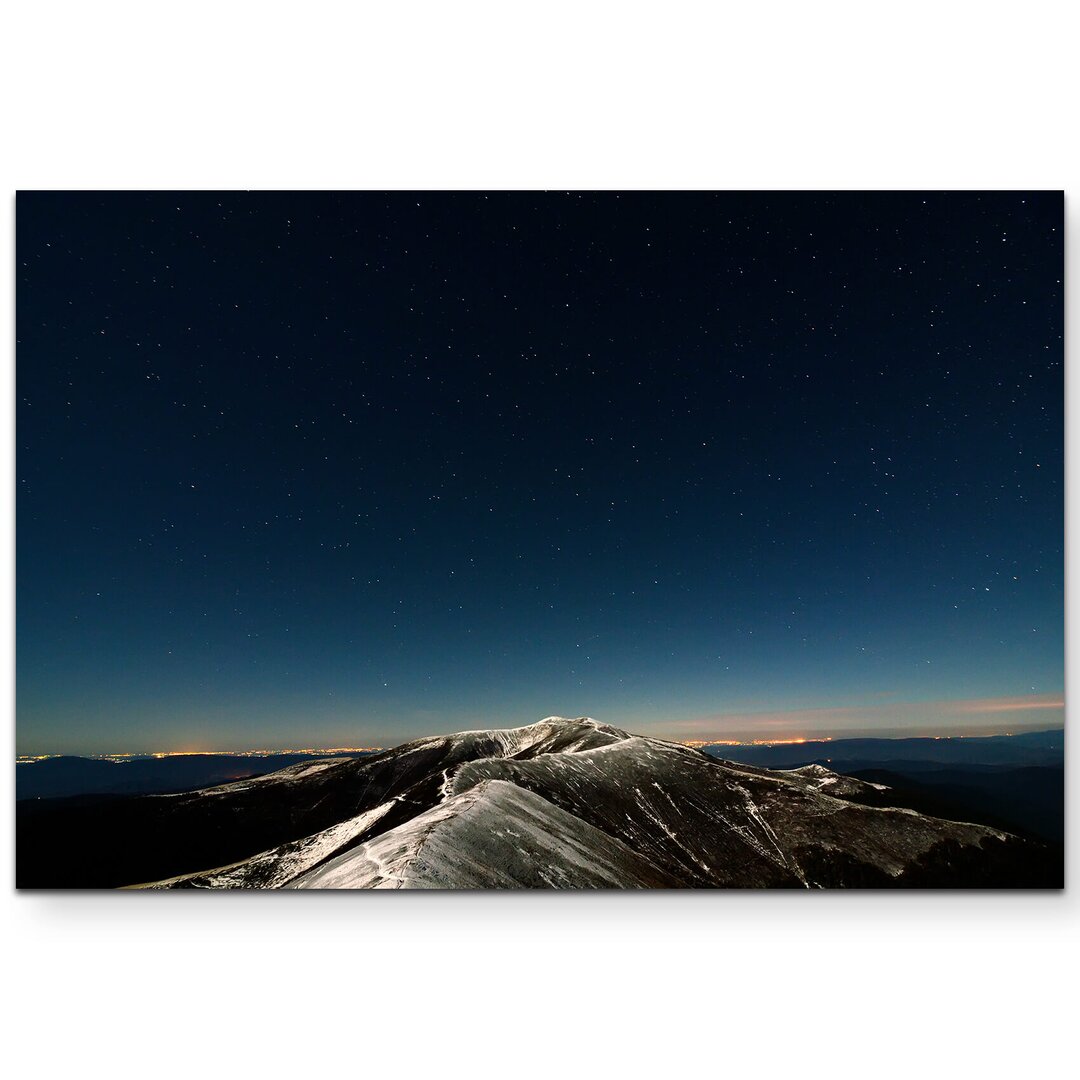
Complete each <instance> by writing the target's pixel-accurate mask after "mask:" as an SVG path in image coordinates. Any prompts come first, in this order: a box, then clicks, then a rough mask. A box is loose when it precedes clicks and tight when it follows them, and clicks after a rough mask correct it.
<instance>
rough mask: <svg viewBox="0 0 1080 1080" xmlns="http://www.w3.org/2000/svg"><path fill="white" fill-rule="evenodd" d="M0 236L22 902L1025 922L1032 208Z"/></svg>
mask: <svg viewBox="0 0 1080 1080" xmlns="http://www.w3.org/2000/svg"><path fill="white" fill-rule="evenodd" d="M16 232H17V250H16V283H17V295H16V309H17V332H16V333H17V373H16V382H17V415H16V444H17V458H16V468H17V507H16V510H17V519H16V540H17V556H16V557H17V567H16V570H17V612H16V637H17V660H16V676H17V682H16V695H17V719H16V742H17V746H16V752H17V764H16V796H17V804H16V883H17V886H18V887H19V888H23V889H122V890H134V891H135V892H137V893H140V894H143V893H146V892H148V891H150V892H160V891H162V890H174V889H202V890H219V889H437V890H438V889H728V888H737V889H766V888H769V889H771V888H795V889H815V888H856V889H873V890H881V889H893V888H948V889H957V888H964V889H971V888H975V889H979V888H1059V887H1061V885H1062V882H1063V877H1064V858H1063V839H1064V836H1063V834H1064V704H1065V702H1064V619H1063V606H1064V556H1063V539H1064V535H1063V534H1064V494H1063V480H1064V475H1063V471H1064V454H1063V451H1064V428H1063V424H1064V400H1063V369H1062V363H1063V288H1062V277H1063V250H1064V237H1063V199H1062V195H1061V193H1060V192H1042V191H1034V192H1000V191H998V192H977V191H973V192H910V191H904V192H885V191H881V192H706V191H684V192H676V191H670V192H649V191H598V192H538V191H535V192H534V191H513V192H506V191H492V192H432V191H416V192H406V191H395V192H370V191H364V192H235V191H229V192H188V191H182V192H161V191H157V192H132V191H128V192H59V191H58V192H23V193H20V194H19V196H18V198H17V200H16ZM206 902H210V901H208V900H207V901H206Z"/></svg>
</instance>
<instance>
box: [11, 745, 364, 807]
mask: <svg viewBox="0 0 1080 1080" xmlns="http://www.w3.org/2000/svg"><path fill="white" fill-rule="evenodd" d="M327 756H328V755H327V754H325V753H323V754H304V753H295V754H266V755H263V756H250V757H249V756H247V755H238V754H176V755H172V756H168V757H160V758H157V757H146V758H129V759H126V760H124V761H105V760H101V759H98V758H84V757H55V758H42V759H41V760H38V761H20V762H19V763H18V764H17V765H16V767H15V798H16V799H56V798H66V797H70V796H74V795H154V794H166V793H172V792H178V791H194V790H195V789H196V788H202V787H212V786H214V785H216V784H227V783H229V782H230V781H232V780H243V779H246V778H248V777H252V776H262V775H264V774H265V773H271V772H276V771H277V770H278V769H284V768H286V767H287V766H289V765H297V764H299V763H300V762H303V761H312V760H315V759H316V758H325V757H327ZM330 756H335V755H330ZM343 756H349V757H356V756H362V755H361V754H360V753H359V752H356V753H350V754H348V755H343Z"/></svg>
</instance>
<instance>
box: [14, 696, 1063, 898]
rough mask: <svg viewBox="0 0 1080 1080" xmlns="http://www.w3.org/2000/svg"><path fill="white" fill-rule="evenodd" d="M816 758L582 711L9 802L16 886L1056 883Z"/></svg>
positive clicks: (1025, 857) (1026, 855)
mask: <svg viewBox="0 0 1080 1080" xmlns="http://www.w3.org/2000/svg"><path fill="white" fill-rule="evenodd" d="M894 803H895V800H894V799H892V798H891V792H890V789H889V788H888V787H887V786H886V785H882V784H879V783H876V782H865V781H862V780H859V779H856V778H852V777H848V776H842V775H839V774H837V773H835V772H833V771H832V770H830V769H827V768H825V767H823V766H820V765H811V766H808V767H804V768H798V769H794V770H789V771H770V770H767V769H762V768H757V767H754V766H748V765H741V764H735V763H733V762H726V761H717V760H715V759H713V758H710V757H709V756H708V755H706V754H704V753H701V752H700V751H697V750H693V749H690V748H688V747H686V746H682V745H679V744H675V743H667V742H662V741H660V740H657V739H650V738H642V737H640V736H635V735H631V734H630V733H628V732H626V731H622V730H620V729H619V728H615V727H611V726H609V725H605V724H600V723H597V722H596V721H594V720H590V719H588V718H580V719H576V720H568V719H564V718H561V717H549V718H547V719H546V720H542V721H540V722H539V723H537V724H532V725H529V726H526V727H521V728H512V729H507V730H494V731H470V732H460V733H458V734H454V735H448V736H445V737H440V738H430V739H420V740H417V741H415V742H411V743H406V744H404V745H403V746H399V747H396V748H395V749H392V750H387V751H384V752H382V753H380V754H376V755H373V756H371V757H367V758H362V759H329V760H325V761H317V762H305V763H302V764H299V765H295V766H292V767H290V768H287V769H283V770H281V771H279V772H276V773H271V774H269V775H265V776H262V777H258V778H252V779H247V780H242V781H239V782H236V783H231V784H225V785H221V786H217V787H209V788H205V789H202V790H199V791H194V792H188V793H185V794H179V795H157V796H138V797H133V798H125V799H111V800H104V801H101V802H91V803H87V802H81V803H80V804H79V805H71V804H70V803H69V802H65V801H64V800H55V801H48V800H40V801H31V802H23V803H19V804H18V810H19V817H18V825H17V828H18V845H17V883H18V885H19V887H22V888H27V887H30V888H33V887H92V886H118V885H126V886H132V885H142V886H143V887H154V888H229V887H232V888H281V887H284V888H293V889H310V888H314V889H318V888H449V889H462V888H666V887H689V888H717V887H720V888H765V887H831V886H863V887H896V886H900V887H904V886H944V887H963V886H976V885H981V886H999V887H1009V886H1044V887H1046V886H1059V885H1060V883H1061V882H1060V879H1061V876H1062V868H1061V865H1060V862H1061V860H1060V856H1059V855H1058V854H1057V853H1056V852H1055V850H1054V849H1053V848H1050V847H1046V846H1044V845H1040V844H1038V843H1035V842H1033V841H1029V840H1023V839H1019V838H1017V837H1015V836H1011V835H1009V834H1008V833H1006V832H1004V831H1001V830H998V829H994V828H992V827H989V826H985V825H976V824H971V823H964V822H956V821H948V820H943V819H940V818H936V817H932V816H929V815H926V814H922V813H919V812H917V811H915V810H912V809H911V808H909V807H905V806H902V805H894Z"/></svg>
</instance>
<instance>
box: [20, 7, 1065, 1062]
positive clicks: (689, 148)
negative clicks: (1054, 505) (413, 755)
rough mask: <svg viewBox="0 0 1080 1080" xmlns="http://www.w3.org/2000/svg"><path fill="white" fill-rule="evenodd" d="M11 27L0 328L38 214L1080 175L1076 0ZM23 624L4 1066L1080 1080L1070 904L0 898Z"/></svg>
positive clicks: (396, 11) (193, 16) (1004, 183)
mask: <svg viewBox="0 0 1080 1080" xmlns="http://www.w3.org/2000/svg"><path fill="white" fill-rule="evenodd" d="M6 14H7V19H6V20H5V21H6V24H7V25H6V27H5V29H4V32H3V38H4V45H3V58H2V60H0V81H2V82H0V90H2V98H0V100H2V107H3V111H4V127H3V133H2V137H0V153H2V156H3V158H4V160H5V164H4V166H3V183H2V185H0V188H2V190H3V192H4V196H5V199H6V202H5V204H4V211H3V213H0V225H2V228H3V240H4V258H3V260H2V264H0V272H2V274H3V282H2V284H3V288H0V299H2V302H3V305H4V308H3V310H4V314H5V316H6V318H5V324H4V325H5V328H9V327H11V326H12V323H13V281H12V267H13V259H12V255H11V252H12V247H13V233H12V226H13V217H14V199H13V197H12V193H13V192H14V191H15V190H16V189H18V188H57V187H60V188H68V187H71V188H97V187H118V188H143V187H152V188H173V187H175V188H207V187H227V188H245V187H258V188H370V187H388V188H397V187H419V188H442V187H479V188H502V187H512V188H536V187H559V188H563V187H566V188H571V187H573V188H593V187H603V188H624V187H658V188H671V187H674V188H688V187H689V188H699V187H700V188H744V187H749V188H857V187H872V188H893V187H902V188H917V187H935V188H942V187H943V188H959V187H976V188H1032V187H1042V188H1057V189H1061V188H1064V189H1066V191H1067V196H1068V195H1071V194H1074V193H1075V191H1076V190H1077V186H1078V184H1080V161H1078V149H1077V147H1078V139H1077V133H1076V132H1077V123H1078V119H1077V118H1078V110H1077V104H1078V101H1077V92H1076V86H1077V77H1076V56H1075V53H1076V48H1077V45H1076V43H1077V40H1078V39H1077V35H1076V27H1075V25H1072V21H1071V19H1070V16H1069V13H1068V10H1067V6H1066V5H1065V4H1058V3H1046V2H1037V0H1036V2H1031V0H1028V2H1027V3H1024V4H1020V3H1016V2H1012V3H1000V2H992V0H982V2H979V3H947V2H943V0H937V2H934V3H926V2H922V0H918V2H908V3H905V4H875V3H869V2H866V0H863V2H861V3H835V2H827V3H807V2H802V3H757V4H754V5H750V4H748V3H743V4H739V5H735V6H731V7H724V6H723V5H721V4H719V3H711V4H696V3H672V2H670V0H669V2H666V3H663V4H661V3H659V2H654V3H651V4H644V3H639V2H632V0H624V2H622V3H618V4H615V3H586V2H582V0H577V2H574V3H568V2H564V0H548V2H547V3H545V4H542V5H539V4H538V5H532V4H524V3H517V4H515V3H511V2H510V0H503V2H501V3H476V2H472V3H451V2H448V0H444V2H441V3H428V2H423V0H412V2H408V3H406V2H398V3H396V4H395V3H386V2H384V3H381V4H378V5H372V4H363V3H355V2H354V3H349V4H344V3H341V4H339V3H320V2H308V3H306V4H299V3H290V4H285V3H280V2H267V0H263V2H261V3H257V4H256V3H236V2H234V3H229V2H227V0H215V2H213V3H208V2H204V0H187V2H186V3H183V4H177V5H164V4H159V3H148V2H146V0H141V2H139V3H117V2H104V3H102V2H98V3H85V2H83V3H62V2H53V3H49V2H45V0H41V2H38V3H34V4H31V3H28V2H26V0H22V2H19V3H16V4H12V5H11V6H10V7H9V9H8V11H7V13H6ZM1073 209H1074V207H1073V206H1068V207H1067V216H1068V219H1069V229H1068V232H1069V236H1070V237H1072V236H1074V235H1075V228H1076V215H1075V213H1073ZM1070 247H1071V252H1070V257H1069V265H1070V268H1071V272H1070V274H1069V275H1068V277H1067V287H1068V294H1067V295H1068V310H1069V311H1070V312H1075V311H1076V310H1077V305H1076V300H1077V295H1076V292H1077V285H1076V283H1077V281H1078V276H1077V274H1076V272H1075V271H1076V260H1075V258H1074V257H1073V255H1074V254H1075V245H1070ZM13 338H14V334H13V333H12V332H11V331H10V330H8V332H7V333H5V335H4V344H3V347H4V353H3V355H4V359H5V362H6V364H7V369H6V377H5V378H4V379H3V380H0V389H2V402H3V413H2V415H3V417H4V422H5V437H4V438H3V439H2V440H0V449H2V452H3V458H4V460H3V467H2V468H0V484H2V490H0V505H2V506H3V507H4V508H5V515H6V514H7V510H8V508H10V507H12V506H13V505H14V503H13V483H14V477H15V463H14V455H13V450H14V444H15V438H14V435H13V434H12V429H13V424H14V408H13V403H14V384H13V374H12V373H13V362H14V361H13ZM1072 351H1073V350H1072V349H1070V353H1071V352H1072ZM1070 359H1075V358H1074V357H1070ZM1070 370H1074V367H1073V365H1071V364H1070ZM1070 391H1071V392H1070V398H1073V397H1075V380H1074V381H1073V385H1072V386H1070ZM1074 404H1075V402H1074ZM1072 442H1073V447H1071V449H1074V448H1075V440H1072ZM1074 456H1075V455H1074V454H1072V453H1070V458H1073V457H1074ZM1072 471H1075V470H1072ZM1070 486H1071V485H1070ZM5 523H6V525H7V527H6V528H4V529H3V530H0V536H2V541H3V544H4V551H3V558H2V559H0V565H2V567H3V575H2V578H0V587H2V590H3V591H2V595H0V604H2V605H3V606H4V608H5V610H6V611H7V612H9V613H11V612H13V610H14V601H13V550H14V528H13V525H12V524H11V523H10V518H8V517H7V516H5ZM1072 534H1073V535H1074V536H1075V535H1080V534H1077V532H1076V530H1075V529H1073V530H1072ZM1071 547H1072V545H1070V548H1071ZM13 625H14V620H13V617H10V616H9V617H8V618H7V619H6V620H5V621H4V622H3V625H2V631H3V634H4V641H3V642H2V646H3V647H2V648H0V657H2V670H3V679H4V684H5V685H4V690H5V691H6V692H5V693H4V694H3V695H2V696H0V700H2V701H3V702H4V705H5V714H6V720H7V723H8V724H9V725H12V727H11V728H9V738H10V740H11V741H10V742H9V743H8V746H9V748H10V755H9V761H10V762H12V765H11V767H10V768H8V769H4V770H2V772H3V781H4V791H3V792H2V794H0V812H2V813H3V816H4V825H3V829H2V830H0V835H2V836H3V839H4V844H5V851H4V853H3V860H2V862H3V872H4V874H5V888H4V891H3V895H2V897H0V902H2V904H3V931H2V932H3V954H2V955H3V966H4V969H5V977H4V983H5V991H6V994H7V995H8V1000H7V1002H6V1007H5V1008H3V1009H2V1011H0V1018H2V1020H3V1022H4V1025H5V1027H8V1025H10V1027H9V1028H8V1031H9V1034H8V1038H7V1039H6V1040H5V1043H4V1050H5V1054H4V1056H5V1059H6V1063H7V1064H8V1065H9V1066H11V1067H13V1068H14V1069H15V1070H16V1071H15V1072H14V1073H13V1075H17V1076H33V1077H38V1076H42V1077H52V1076H64V1077H69V1076H76V1077H77V1076H81V1075H84V1074H90V1075H106V1074H107V1075H117V1076H126V1075H132V1074H135V1073H142V1072H148V1073H153V1074H156V1075H161V1076H166V1077H173V1076H176V1077H180V1076H183V1077H191V1076H198V1075H201V1074H204V1073H217V1072H219V1071H225V1070H228V1071H231V1072H235V1073H236V1074H237V1075H248V1074H252V1073H270V1074H272V1075H279V1074H280V1075H285V1074H289V1073H291V1074H304V1073H308V1072H314V1073H324V1072H328V1071H341V1072H343V1073H347V1074H349V1075H356V1076H360V1077H363V1076H365V1075H369V1074H370V1075H374V1074H377V1073H385V1072H391V1073H393V1074H395V1075H405V1076H411V1075H423V1074H424V1073H431V1074H434V1075H437V1076H438V1077H440V1078H445V1077H455V1076H459V1075H464V1074H466V1073H468V1074H474V1073H476V1072H477V1071H481V1072H485V1073H489V1074H492V1075H496V1074H500V1073H506V1074H510V1075H516V1074H519V1073H524V1074H525V1075H537V1076H543V1075H555V1076H561V1075H570V1076H577V1075H588V1074H589V1073H593V1074H595V1075H596V1076H608V1075H612V1074H618V1073H623V1072H629V1073H631V1074H637V1075H648V1074H655V1075H658V1076H665V1077H666V1076H674V1077H679V1076H683V1075H686V1074H687V1073H688V1072H690V1071H693V1072H694V1073H695V1074H702V1075H705V1074H711V1075H722V1074H725V1073H731V1072H732V1071H734V1070H746V1071H747V1072H748V1073H752V1074H753V1075H759V1074H761V1073H764V1074H766V1075H786V1074H789V1073H794V1074H796V1075H799V1076H806V1075H810V1076H822V1077H825V1076H828V1077H834V1076H836V1075H837V1074H844V1073H848V1072H858V1073H868V1074H870V1075H873V1076H874V1077H875V1078H879V1077H905V1078H907V1077H910V1076H914V1075H923V1076H931V1077H937V1076H951V1075H958V1076H961V1075H962V1076H967V1075H972V1076H977V1077H979V1078H980V1080H982V1078H985V1077H998V1076H1001V1077H1004V1076H1016V1075H1024V1076H1035V1077H1038V1076H1045V1075H1058V1074H1060V1073H1061V1072H1063V1071H1065V1070H1067V1069H1069V1068H1071V1067H1073V1064H1072V1063H1073V1059H1075V1057H1076V1049H1077V1044H1076V1042H1075V1041H1074V1028H1075V1026H1076V1025H1075V1016H1076V998H1075V987H1076V972H1077V967H1076V965H1077V961H1078V960H1080V955H1078V948H1077V942H1078V929H1080V920H1078V911H1077V908H1078V904H1077V900H1076V895H1075V890H1073V891H1072V892H1066V893H1064V894H1050V895H1032V896H1025V895H1010V894H986V893H983V894H972V895H963V894H933V893H924V894H913V895H910V896H892V895H879V894H870V895H853V894H827V895H816V896H815V895H810V896H807V895H799V896H787V895H761V894H750V895H738V894H720V895H705V894H686V895H681V894H648V895H641V896H638V895H600V896H586V895H543V896H540V895H494V894H492V895H471V894H470V895H415V894H414V895H404V894H397V895H392V896H386V895H382V896H375V895H351V894H350V895H314V896H310V895H308V896H305V895H302V894H295V895H290V896H283V895H277V894H274V895H267V894H262V895H258V894H257V895H239V894H230V895H221V896H205V895H197V896H187V895H180V894H178V895H170V896H159V895H153V896H150V895H131V894H126V895H112V894H101V895H97V894H72V895H45V894H15V893H14V890H13V867H12V861H13V860H12V853H11V850H10V846H9V845H10V844H11V837H12V810H11V807H12V801H13V798H12V790H11V786H12V773H13V768H14V765H13V762H14V752H13V748H14V733H13V713H14V704H13V703H14V676H13V666H14V665H13V657H14V634H13ZM1072 644H1073V643H1072V641H1070V653H1072V652H1073V651H1074V650H1073V647H1072ZM1069 670H1070V671H1072V670H1074V665H1073V664H1072V663H1070V664H1069ZM1075 757H1076V755H1075V754H1073V753H1070V758H1071V759H1073V760H1072V764H1075ZM1074 772H1075V770H1074V769H1072V768H1070V792H1071V791H1073V790H1074V786H1073V785H1074V784H1075V777H1074V775H1072V774H1073V773H1074ZM1074 804H1075V799H1072V800H1070V805H1074ZM1070 818H1071V822H1070V824H1071V825H1073V826H1075V819H1076V815H1075V814H1070ZM1069 835H1070V838H1071V842H1070V845H1069V847H1070V862H1069V865H1070V867H1074V866H1075V858H1076V851H1075V848H1076V845H1075V843H1074V842H1072V841H1073V840H1075V836H1076V831H1075V828H1072V829H1070V832H1069Z"/></svg>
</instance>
